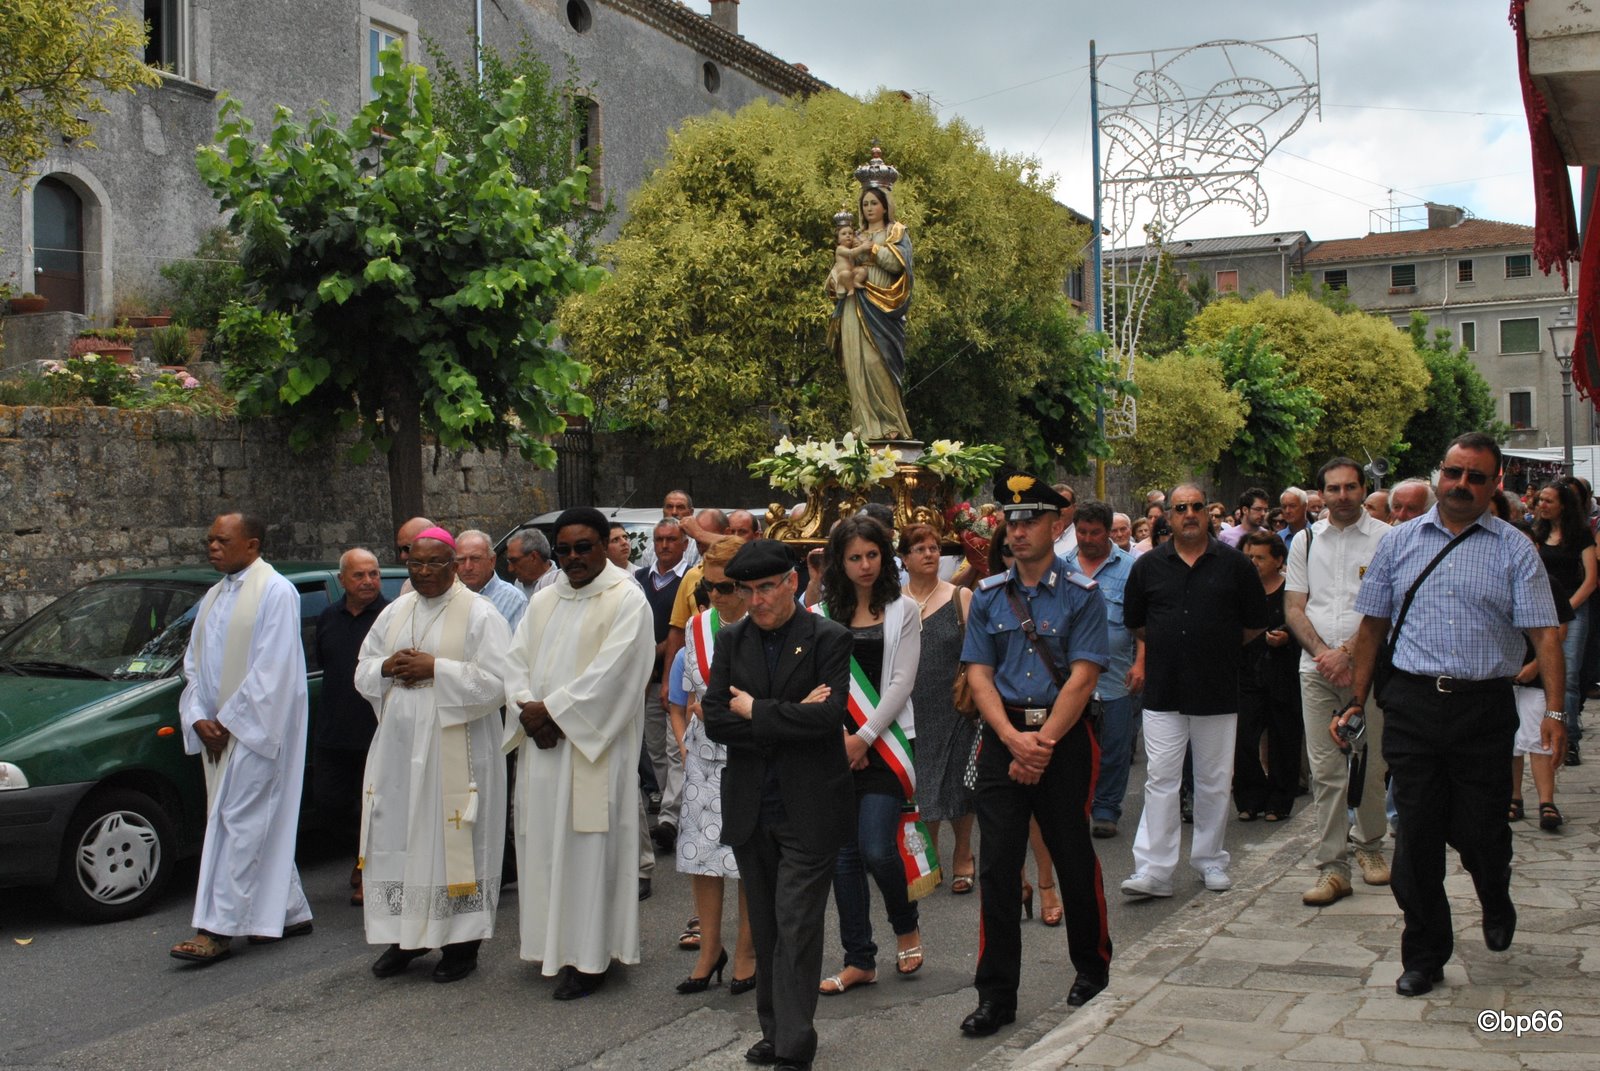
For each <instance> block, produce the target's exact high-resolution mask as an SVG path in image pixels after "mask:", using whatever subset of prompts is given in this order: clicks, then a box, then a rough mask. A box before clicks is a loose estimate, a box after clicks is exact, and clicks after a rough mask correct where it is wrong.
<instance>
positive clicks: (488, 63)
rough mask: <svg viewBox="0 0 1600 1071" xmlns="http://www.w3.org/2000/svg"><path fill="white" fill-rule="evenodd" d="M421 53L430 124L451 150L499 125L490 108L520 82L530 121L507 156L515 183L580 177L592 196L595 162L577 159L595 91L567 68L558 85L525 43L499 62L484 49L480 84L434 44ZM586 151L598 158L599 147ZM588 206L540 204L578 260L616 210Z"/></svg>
mask: <svg viewBox="0 0 1600 1071" xmlns="http://www.w3.org/2000/svg"><path fill="white" fill-rule="evenodd" d="M426 48H427V53H428V63H429V64H430V65H431V66H432V68H433V81H434V86H435V88H434V109H433V111H434V121H435V123H437V124H438V125H439V126H440V127H442V128H443V129H444V131H445V132H446V133H447V134H449V135H450V140H451V141H452V142H453V143H454V144H457V145H464V144H469V143H471V142H472V140H473V139H474V137H475V136H476V134H477V132H479V131H483V130H488V129H490V128H492V127H493V126H494V125H495V124H496V123H498V122H499V121H500V117H499V116H498V115H497V114H496V112H495V109H496V107H497V106H498V102H499V100H500V99H501V97H502V96H503V95H504V93H505V92H506V90H508V89H510V88H511V84H512V83H513V82H515V81H517V80H518V79H521V80H522V111H521V115H522V117H523V118H524V119H526V120H527V121H528V126H527V132H526V133H525V134H524V135H523V138H522V140H521V141H520V142H519V143H518V145H517V147H516V149H514V150H508V151H507V152H506V162H507V163H508V164H510V165H511V171H512V173H513V174H515V175H516V176H517V181H518V182H520V183H522V184H523V185H524V186H531V187H533V188H534V189H536V190H542V189H544V188H546V187H548V186H554V185H556V184H557V183H559V182H562V181H563V180H565V179H568V178H574V177H578V176H581V177H582V179H583V181H584V182H585V187H584V188H585V190H586V191H587V192H588V193H589V194H593V193H594V192H595V191H593V190H590V189H589V187H588V185H587V183H588V181H589V178H590V176H591V175H592V174H593V173H594V172H596V171H597V170H598V169H599V165H600V160H599V157H598V155H596V156H595V157H594V158H592V159H591V158H588V157H585V158H583V159H580V158H579V156H580V154H579V153H578V151H577V148H576V146H577V145H578V141H579V137H580V135H581V134H582V132H583V128H584V124H585V118H586V117H585V115H584V110H585V108H584V103H583V100H584V98H585V97H586V96H587V95H588V94H589V93H591V92H593V90H592V89H591V88H590V87H587V86H584V85H582V84H580V83H579V82H578V79H577V75H576V73H575V72H574V70H573V68H572V66H571V64H570V62H569V65H568V70H567V74H566V77H565V78H564V79H562V80H561V81H559V82H558V81H557V80H556V77H555V74H554V73H553V72H552V71H551V70H550V66H549V64H547V63H545V62H544V60H542V59H540V58H539V56H538V54H537V53H536V52H534V50H533V47H532V45H531V43H530V42H528V41H527V40H524V41H522V42H521V43H520V44H519V45H518V46H517V50H516V52H515V53H513V54H512V55H510V56H502V55H500V53H499V52H497V51H495V50H494V49H493V48H490V47H489V46H487V45H485V46H484V47H483V49H482V57H483V80H482V81H481V82H480V81H479V80H478V77H477V72H476V71H462V70H461V69H460V68H458V67H457V66H456V65H455V64H454V63H453V62H452V61H451V59H450V57H449V56H448V55H447V54H446V53H445V51H444V50H443V49H442V48H441V47H439V45H438V44H437V43H436V42H434V41H428V42H426ZM589 151H591V152H594V153H596V154H598V153H599V148H598V146H596V147H594V148H593V149H591V150H589ZM584 168H587V170H584ZM592 200H593V198H592V196H590V197H575V198H573V199H572V201H571V203H570V204H569V205H568V207H567V208H566V209H565V210H564V211H557V210H556V202H555V201H550V202H547V203H545V204H543V205H541V208H542V209H544V210H545V211H546V212H548V213H549V215H548V217H547V218H546V219H545V220H544V222H545V223H560V224H561V225H562V226H564V227H566V229H567V233H568V234H569V235H571V236H572V240H573V251H574V253H575V254H576V255H577V256H578V257H579V258H580V259H584V260H589V259H592V256H591V254H592V251H593V246H594V242H595V240H596V238H597V237H598V236H599V234H600V232H601V231H603V230H604V229H605V227H606V224H607V223H608V222H610V220H611V216H612V213H613V211H614V206H613V204H612V201H611V198H610V197H609V196H606V197H605V199H604V202H603V204H602V206H601V207H599V208H595V207H592V206H591V204H590V202H591V201H592Z"/></svg>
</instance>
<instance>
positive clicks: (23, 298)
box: [11, 291, 50, 315]
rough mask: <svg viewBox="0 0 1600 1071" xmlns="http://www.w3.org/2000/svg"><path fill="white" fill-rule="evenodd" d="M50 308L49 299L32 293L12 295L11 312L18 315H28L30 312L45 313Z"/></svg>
mask: <svg viewBox="0 0 1600 1071" xmlns="http://www.w3.org/2000/svg"><path fill="white" fill-rule="evenodd" d="M49 306H50V299H49V298H46V297H41V296H40V295H38V294H35V293H32V292H31V291H29V292H24V293H21V294H13V295H11V311H12V312H14V313H16V314H18V315H26V314H27V313H30V312H43V311H44V310H45V309H47V308H48V307H49Z"/></svg>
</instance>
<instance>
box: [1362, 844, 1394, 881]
mask: <svg viewBox="0 0 1600 1071" xmlns="http://www.w3.org/2000/svg"><path fill="white" fill-rule="evenodd" d="M1354 855H1355V857H1356V865H1357V866H1359V867H1360V868H1361V880H1362V881H1364V882H1366V883H1367V884H1368V885H1387V884H1389V864H1388V862H1387V861H1386V860H1385V859H1384V858H1383V853H1382V852H1377V851H1368V850H1367V849H1366V848H1357V849H1356V850H1355V852H1354Z"/></svg>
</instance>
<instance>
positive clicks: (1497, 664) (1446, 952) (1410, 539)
mask: <svg viewBox="0 0 1600 1071" xmlns="http://www.w3.org/2000/svg"><path fill="white" fill-rule="evenodd" d="M1500 472H1501V456H1500V447H1499V444H1497V443H1496V442H1495V441H1494V438H1493V437H1492V436H1489V435H1485V434H1483V433H1482V432H1471V433H1468V434H1466V435H1462V436H1460V437H1459V438H1457V439H1456V440H1455V441H1454V442H1452V443H1451V444H1450V448H1449V450H1448V451H1446V453H1445V456H1444V464H1443V465H1442V466H1441V467H1440V469H1439V487H1438V491H1439V500H1438V504H1437V505H1435V506H1434V508H1433V509H1431V510H1429V511H1428V512H1427V513H1425V514H1423V515H1422V516H1421V517H1419V518H1417V519H1416V520H1415V521H1412V522H1410V523H1407V524H1403V525H1401V526H1399V527H1397V528H1394V529H1392V530H1391V531H1390V533H1389V534H1388V535H1387V536H1385V537H1384V539H1383V542H1382V543H1380V544H1379V545H1378V549H1377V551H1376V552H1375V553H1374V554H1373V557H1372V565H1371V566H1370V567H1369V568H1368V569H1367V575H1366V577H1365V578H1364V579H1363V580H1362V583H1361V591H1360V592H1359V593H1358V594H1357V595H1356V603H1355V609H1356V613H1358V614H1361V615H1362V620H1361V625H1360V627H1359V629H1358V630H1357V632H1356V639H1355V643H1354V646H1353V652H1352V655H1353V662H1354V665H1355V669H1354V680H1353V682H1352V686H1351V688H1352V692H1353V695H1352V697H1351V699H1350V701H1349V703H1348V704H1346V709H1345V710H1344V711H1343V712H1341V713H1340V715H1339V716H1338V717H1337V718H1335V719H1334V720H1333V722H1332V723H1331V725H1330V727H1329V730H1328V731H1329V732H1330V733H1333V734H1334V735H1335V737H1336V738H1337V736H1338V733H1339V731H1340V730H1341V729H1344V728H1346V727H1347V726H1348V724H1349V722H1350V719H1351V718H1352V717H1354V715H1355V714H1356V712H1357V711H1359V710H1360V709H1361V706H1362V704H1363V703H1364V702H1365V701H1366V698H1367V696H1368V695H1369V692H1370V689H1371V688H1372V685H1373V669H1374V665H1375V664H1376V661H1377V659H1378V657H1379V653H1380V650H1382V649H1385V648H1386V643H1387V641H1388V639H1389V638H1390V637H1391V633H1392V629H1393V626H1394V622H1395V619H1396V618H1397V617H1399V615H1400V614H1401V613H1402V610H1403V608H1404V613H1405V621H1404V624H1403V626H1402V627H1401V629H1400V631H1399V634H1398V636H1393V641H1394V646H1393V649H1392V664H1393V672H1392V674H1391V675H1390V676H1389V679H1388V681H1387V683H1385V684H1384V685H1383V687H1382V688H1381V690H1380V691H1379V692H1378V693H1377V694H1376V696H1375V698H1376V699H1377V701H1378V703H1379V704H1380V705H1381V706H1382V707H1383V711H1384V719H1385V720H1384V726H1383V758H1384V761H1385V762H1387V763H1388V764H1389V770H1390V773H1391V775H1392V784H1393V787H1394V802H1395V808H1396V810H1397V811H1398V813H1399V820H1398V825H1399V831H1398V834H1397V836H1396V839H1395V851H1394V862H1393V864H1392V865H1391V868H1390V871H1391V881H1390V888H1391V889H1392V890H1393V891H1394V898H1395V902H1396V903H1398V904H1399V905H1400V910H1401V912H1402V913H1403V914H1404V916H1405V929H1404V930H1403V932H1402V933H1401V937H1400V961H1401V966H1402V967H1403V968H1404V969H1403V972H1402V973H1401V975H1400V978H1399V980H1398V981H1397V982H1396V983H1395V991H1396V992H1398V993H1399V994H1400V995H1401V996H1404V997H1414V996H1419V995H1421V994H1423V993H1427V992H1429V991H1431V990H1432V989H1433V986H1434V983H1436V982H1439V981H1441V980H1442V979H1443V978H1444V964H1445V961H1446V960H1448V959H1449V958H1450V955H1451V952H1452V951H1453V950H1454V934H1453V931H1452V929H1451V923H1450V903H1449V901H1448V900H1447V899H1446V898H1445V888H1444V877H1445V854H1444V848H1445V844H1446V843H1447V842H1448V843H1449V844H1452V845H1454V846H1455V849H1456V851H1457V852H1458V853H1459V854H1460V856H1461V863H1462V865H1463V866H1464V867H1466V869H1467V872H1468V873H1469V874H1471V875H1472V883H1473V885H1474V886H1475V887H1476V889H1477V892H1478V900H1479V902H1480V903H1481V904H1482V905H1483V940H1484V944H1486V945H1487V946H1488V947H1489V950H1490V951H1492V952H1500V951H1503V950H1505V949H1506V948H1509V947H1510V945H1511V938H1512V935H1513V934H1514V933H1515V931H1516V926H1517V912H1516V908H1515V907H1513V905H1512V903H1511V829H1510V827H1509V826H1508V825H1507V824H1506V800H1507V798H1508V796H1509V789H1510V787H1511V786H1510V779H1509V775H1508V769H1507V763H1506V756H1507V755H1509V754H1510V753H1511V745H1512V740H1513V737H1514V736H1515V734H1516V730H1517V724H1518V717H1517V708H1516V701H1515V699H1514V698H1513V696H1512V691H1511V680H1512V678H1513V677H1514V676H1515V675H1516V674H1517V672H1518V671H1519V670H1520V669H1521V667H1522V665H1523V655H1524V645H1523V636H1524V635H1526V636H1527V638H1528V640H1530V641H1531V642H1532V643H1533V647H1534V650H1535V652H1536V654H1537V655H1538V663H1539V677H1540V683H1541V684H1542V686H1543V688H1544V695H1545V710H1546V713H1545V716H1544V719H1543V721H1542V724H1541V726H1540V743H1541V744H1542V745H1544V746H1545V747H1547V748H1549V749H1551V753H1552V754H1558V755H1559V754H1561V753H1562V749H1563V748H1565V746H1566V735H1567V734H1566V727H1565V724H1564V719H1563V714H1562V698H1563V694H1564V690H1565V666H1564V662H1563V660H1562V654H1561V643H1560V640H1559V639H1558V632H1557V623H1556V609H1555V602H1554V600H1553V599H1552V598H1551V595H1550V581H1549V579H1548V577H1547V576H1546V574H1545V570H1544V566H1543V565H1542V564H1541V563H1540V561H1539V554H1538V551H1537V549H1536V548H1535V547H1534V545H1533V543H1532V542H1530V541H1529V540H1528V538H1527V537H1526V536H1524V535H1523V534H1522V533H1521V532H1519V531H1517V530H1516V529H1515V528H1514V527H1512V526H1511V525H1510V524H1507V523H1506V522H1505V521H1502V520H1500V519H1499V518H1498V517H1496V516H1495V515H1494V513H1493V512H1492V511H1491V510H1490V509H1489V503H1490V499H1491V498H1492V497H1493V496H1494V492H1495V490H1496V488H1497V486H1498V485H1499V482H1500ZM1458 538H1459V542H1455V541H1456V540H1457V539H1458ZM1452 544H1453V545H1452ZM1447 547H1448V548H1449V549H1448V551H1446V548H1447ZM1433 563H1436V564H1435V565H1434V568H1433V571H1432V572H1431V573H1429V574H1428V575H1427V576H1426V577H1425V578H1424V577H1423V573H1424V571H1425V570H1427V569H1428V568H1429V566H1430V564H1433ZM1419 578H1421V579H1420V583H1419ZM1408 592H1410V593H1412V594H1411V596H1410V598H1411V601H1410V605H1409V607H1407V606H1406V601H1407V597H1408Z"/></svg>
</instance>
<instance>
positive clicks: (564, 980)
mask: <svg viewBox="0 0 1600 1071" xmlns="http://www.w3.org/2000/svg"><path fill="white" fill-rule="evenodd" d="M605 984H606V973H605V972H604V971H601V972H600V973H599V974H585V973H584V972H583V971H580V970H578V968H576V967H563V968H561V974H560V975H559V976H558V978H557V981H556V991H555V992H554V993H552V994H550V995H551V996H552V997H554V998H555V999H556V1000H577V999H578V998H579V997H587V996H588V995H590V994H591V993H595V992H598V991H599V989H600V987H601V986H603V985H605Z"/></svg>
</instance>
